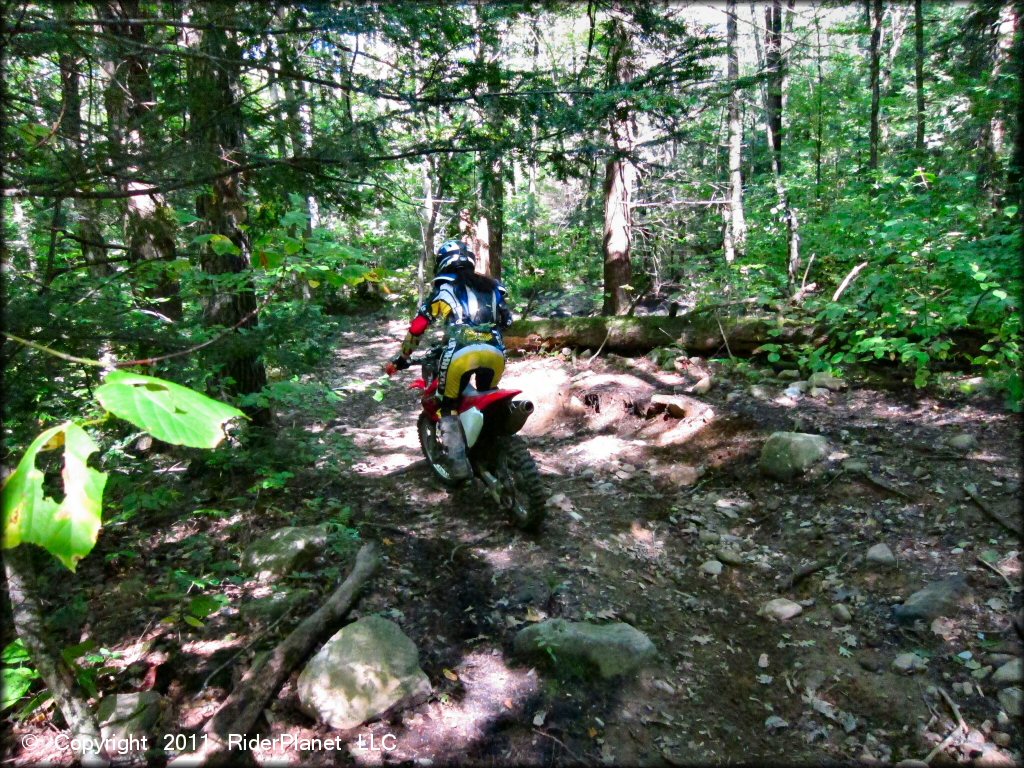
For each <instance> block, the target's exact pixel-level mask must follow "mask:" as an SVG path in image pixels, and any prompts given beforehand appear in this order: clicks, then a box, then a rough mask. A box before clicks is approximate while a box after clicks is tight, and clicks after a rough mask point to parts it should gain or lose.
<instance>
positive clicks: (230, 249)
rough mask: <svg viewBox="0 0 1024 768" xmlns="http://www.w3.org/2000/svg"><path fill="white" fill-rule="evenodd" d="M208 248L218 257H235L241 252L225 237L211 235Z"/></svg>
mask: <svg viewBox="0 0 1024 768" xmlns="http://www.w3.org/2000/svg"><path fill="white" fill-rule="evenodd" d="M210 248H211V249H212V250H213V252H214V253H216V254H217V255H218V256H223V255H224V254H225V253H230V254H232V255H233V256H237V255H238V254H240V253H241V252H242V251H241V250H240V249H239V247H238V246H237V245H235V244H234V243H233V242H231V238H229V237H228V236H227V235H212V236H211V237H210Z"/></svg>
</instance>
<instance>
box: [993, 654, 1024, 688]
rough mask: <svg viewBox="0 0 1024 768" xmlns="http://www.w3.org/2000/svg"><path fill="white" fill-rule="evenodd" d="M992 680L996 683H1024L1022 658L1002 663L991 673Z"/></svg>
mask: <svg viewBox="0 0 1024 768" xmlns="http://www.w3.org/2000/svg"><path fill="white" fill-rule="evenodd" d="M992 682H993V683H996V684H997V685H1009V684H1011V683H1024V659H1014V660H1013V661H1008V662H1006V663H1005V664H1003V665H1002V666H1001V667H1000V668H999V669H997V670H996V673H995V674H994V675H992Z"/></svg>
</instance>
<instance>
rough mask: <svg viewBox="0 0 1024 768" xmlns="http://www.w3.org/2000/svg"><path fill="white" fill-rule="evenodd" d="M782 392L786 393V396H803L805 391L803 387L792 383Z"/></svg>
mask: <svg viewBox="0 0 1024 768" xmlns="http://www.w3.org/2000/svg"><path fill="white" fill-rule="evenodd" d="M782 394H783V395H785V396H786V397H791V398H798V397H803V394H804V392H803V390H802V389H800V387H797V386H795V385H793V384H790V385H789V386H788V387H786V388H785V389H784V390H782Z"/></svg>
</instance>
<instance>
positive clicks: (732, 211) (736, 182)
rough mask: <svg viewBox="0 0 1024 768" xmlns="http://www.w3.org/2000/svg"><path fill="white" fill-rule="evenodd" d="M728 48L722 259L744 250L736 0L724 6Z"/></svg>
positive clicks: (730, 258)
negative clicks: (726, 206) (726, 194)
mask: <svg viewBox="0 0 1024 768" xmlns="http://www.w3.org/2000/svg"><path fill="white" fill-rule="evenodd" d="M725 12H726V15H727V16H728V22H727V30H728V31H727V35H728V48H729V54H728V59H729V64H728V74H727V76H728V78H729V81H730V82H731V83H732V84H733V85H732V92H731V93H730V94H729V214H728V219H727V225H726V233H727V235H728V237H727V240H726V242H727V247H726V252H725V260H726V261H727V262H732V261H733V260H734V259H735V258H736V257H737V256H743V254H744V252H745V250H746V240H747V222H746V218H745V217H744V215H743V173H742V162H743V123H742V121H741V120H740V93H739V90H738V89H737V87H736V81H737V80H738V79H739V76H740V58H739V47H738V38H739V35H738V32H737V24H736V0H729V2H728V4H727V5H726V11H725Z"/></svg>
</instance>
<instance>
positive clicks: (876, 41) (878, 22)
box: [868, 0, 882, 171]
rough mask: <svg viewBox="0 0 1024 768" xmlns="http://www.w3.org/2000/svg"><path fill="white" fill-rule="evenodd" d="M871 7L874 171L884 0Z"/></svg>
mask: <svg viewBox="0 0 1024 768" xmlns="http://www.w3.org/2000/svg"><path fill="white" fill-rule="evenodd" d="M871 8H872V15H873V16H874V23H873V24H872V26H871V50H870V53H869V56H870V67H871V128H870V138H869V144H870V147H871V149H870V158H869V160H868V167H869V168H870V169H871V170H873V171H874V170H877V169H878V144H879V136H880V132H879V127H878V124H879V112H880V109H881V103H882V102H881V86H880V77H879V75H880V69H881V51H880V47H881V41H882V0H872V2H871Z"/></svg>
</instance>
